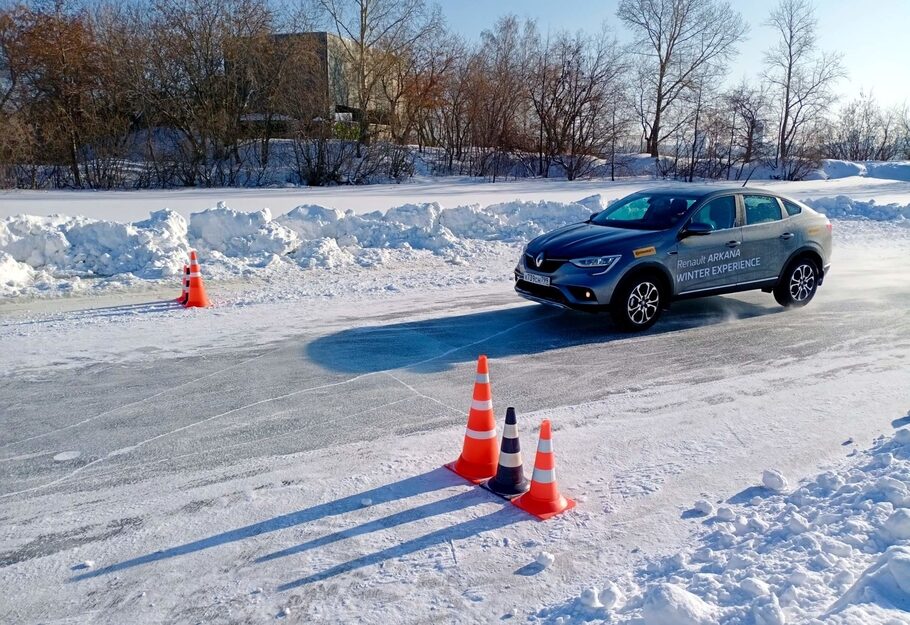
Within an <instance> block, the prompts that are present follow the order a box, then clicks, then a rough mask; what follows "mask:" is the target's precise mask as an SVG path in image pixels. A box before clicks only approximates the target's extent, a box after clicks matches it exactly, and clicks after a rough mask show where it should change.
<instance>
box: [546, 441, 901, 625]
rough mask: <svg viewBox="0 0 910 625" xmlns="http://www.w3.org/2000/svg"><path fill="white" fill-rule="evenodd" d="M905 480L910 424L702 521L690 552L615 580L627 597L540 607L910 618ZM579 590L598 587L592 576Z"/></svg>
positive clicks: (677, 617) (656, 615)
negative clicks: (810, 475) (837, 463)
mask: <svg viewBox="0 0 910 625" xmlns="http://www.w3.org/2000/svg"><path fill="white" fill-rule="evenodd" d="M767 477H768V475H767V474H766V475H765V476H763V478H764V480H763V481H765V482H766V483H767ZM775 484H776V480H775ZM907 484H910V429H902V430H898V431H897V432H896V433H895V436H894V437H893V438H892V439H885V438H880V439H878V440H877V441H876V444H875V445H874V446H873V447H872V449H870V450H869V451H867V452H865V453H858V454H855V455H853V456H852V457H851V459H850V461H849V463H848V464H846V465H845V466H843V467H841V468H840V469H838V470H836V471H828V472H825V473H822V474H820V475H818V476H817V477H816V478H814V479H812V480H809V481H804V482H803V483H802V484H801V485H800V486H799V488H797V489H796V490H795V491H794V492H792V493H790V494H789V495H784V494H771V495H768V496H766V497H764V498H761V497H759V498H756V499H753V500H751V501H750V503H749V504H745V505H731V506H730V509H731V510H732V512H733V514H731V515H727V516H723V517H722V516H721V515H720V514H718V516H716V517H713V518H711V519H708V520H703V519H695V520H693V523H699V524H700V525H699V526H698V527H699V528H700V532H701V534H702V537H701V538H700V540H699V541H698V542H694V543H693V547H692V549H691V550H690V551H687V552H683V553H679V554H674V555H672V556H670V557H667V558H664V559H661V560H657V561H652V562H650V563H648V565H647V566H645V567H644V568H643V569H642V570H641V571H639V572H637V573H636V574H635V575H634V576H632V577H631V578H628V579H623V580H620V581H619V583H620V585H622V586H623V588H622V590H621V591H620V590H618V587H617V584H616V583H615V582H613V581H607V582H606V584H605V585H606V586H607V587H609V588H617V590H614V591H611V594H619V593H622V592H623V591H624V593H625V595H626V597H627V598H626V599H625V601H624V602H623V603H622V604H619V603H618V602H613V606H615V607H610V606H608V603H607V602H606V601H603V599H601V600H600V601H598V602H596V603H595V602H592V601H591V596H590V595H591V592H590V590H585V591H583V592H582V593H581V595H580V596H579V597H577V598H576V599H574V600H573V601H571V602H569V603H567V604H565V605H562V606H557V607H553V608H547V609H545V610H543V611H542V612H541V614H542V615H545V616H547V617H548V618H549V621H550V622H561V623H583V622H589V621H591V620H592V619H594V618H599V619H608V620H609V622H610V623H639V624H640V625H669V624H671V623H672V624H674V625H678V624H697V625H707V624H709V623H710V624H719V625H733V624H753V623H754V624H756V625H784V624H785V623H806V622H825V623H869V624H876V623H898V622H900V623H903V622H907V620H908V618H907V613H908V611H910V490H908V487H907ZM586 581H587V583H586ZM579 586H580V587H582V588H587V589H590V588H591V586H590V582H589V580H581V583H580V584H579ZM595 588H596V587H595ZM814 619H818V621H816V620H814Z"/></svg>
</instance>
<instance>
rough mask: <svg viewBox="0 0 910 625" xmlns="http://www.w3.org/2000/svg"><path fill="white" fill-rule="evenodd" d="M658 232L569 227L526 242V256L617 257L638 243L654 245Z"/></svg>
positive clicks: (588, 226) (594, 226) (581, 226)
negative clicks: (607, 255)
mask: <svg viewBox="0 0 910 625" xmlns="http://www.w3.org/2000/svg"><path fill="white" fill-rule="evenodd" d="M661 234H662V233H661V232H657V231H653V230H630V229H628V228H611V227H609V226H596V225H594V224H589V223H580V224H571V225H568V226H563V227H562V228H558V229H556V230H553V231H552V232H548V233H546V234H543V235H541V236H539V237H537V238H536V239H534V240H532V241H531V242H530V243H528V254H531V255H532V256H534V255H536V254H539V253H540V252H544V254H545V255H546V256H547V258H560V259H571V258H581V257H584V256H598V255H601V254H619V253H622V252H624V251H628V250H629V249H632V248H635V247H639V246H640V245H641V244H645V243H647V244H652V245H653V244H654V243H655V241H657V240H658V239H660V238H661Z"/></svg>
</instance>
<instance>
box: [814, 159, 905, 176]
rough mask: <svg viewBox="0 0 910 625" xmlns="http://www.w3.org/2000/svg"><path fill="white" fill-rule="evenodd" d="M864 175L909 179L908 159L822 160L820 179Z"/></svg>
mask: <svg viewBox="0 0 910 625" xmlns="http://www.w3.org/2000/svg"><path fill="white" fill-rule="evenodd" d="M850 176H865V177H868V178H882V179H884V180H902V181H905V182H907V181H910V161H860V162H853V161H839V160H835V159H826V160H823V161H822V165H821V170H820V175H819V176H818V177H819V178H821V179H828V180H829V179H832V178H848V177H850Z"/></svg>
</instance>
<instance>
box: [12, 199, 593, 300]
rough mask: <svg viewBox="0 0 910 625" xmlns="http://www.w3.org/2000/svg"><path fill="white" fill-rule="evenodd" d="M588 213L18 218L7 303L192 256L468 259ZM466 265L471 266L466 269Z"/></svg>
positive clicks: (571, 206)
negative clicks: (425, 254)
mask: <svg viewBox="0 0 910 625" xmlns="http://www.w3.org/2000/svg"><path fill="white" fill-rule="evenodd" d="M590 212H591V211H590V209H589V208H586V207H585V206H583V205H581V204H575V203H568V204H567V203H559V202H509V203H505V204H495V205H492V206H487V207H486V208H481V207H480V206H478V205H472V206H459V207H457V208H451V209H445V208H443V207H442V206H440V205H439V204H437V203H428V204H408V205H404V206H399V207H396V208H392V209H390V210H389V211H387V212H386V213H384V214H383V213H381V212H378V211H377V212H373V213H368V214H365V215H355V214H354V213H353V212H352V211H348V212H347V213H342V212H341V211H338V210H334V209H329V208H323V207H321V206H312V205H307V206H299V207H297V208H295V209H294V210H292V211H290V212H289V213H287V214H285V215H282V216H280V217H278V218H277V219H273V218H272V215H271V213H270V211H269V210H268V209H262V210H261V211H258V212H253V213H246V212H241V211H234V210H231V209H230V208H228V207H227V206H225V205H224V203H219V205H218V206H217V207H216V208H212V209H209V210H205V211H202V212H199V213H193V214H192V215H191V216H190V219H189V223H188V224H187V222H186V220H185V219H184V218H183V217H181V216H180V215H179V214H177V213H175V212H173V211H169V210H162V211H158V212H155V213H152V215H151V217H150V218H149V219H147V220H144V221H138V222H133V223H119V222H114V221H103V220H92V219H88V218H86V217H65V216H61V215H54V216H50V217H34V216H29V215H20V216H16V217H8V218H6V219H3V220H2V221H0V294H5V295H17V294H23V293H30V292H31V293H34V292H41V291H49V290H53V289H58V290H61V289H63V290H66V289H71V288H72V287H73V284H74V283H76V282H74V279H75V278H108V279H110V278H118V279H117V281H116V283H117V284H120V283H122V282H123V281H124V280H126V281H132V280H135V279H142V280H158V279H162V278H168V277H173V276H176V275H179V274H180V272H181V271H182V270H183V262H184V259H185V257H186V253H187V251H188V250H189V249H190V248H196V249H198V250H199V251H200V253H201V254H202V255H203V257H204V259H205V261H206V263H207V264H208V268H209V269H212V268H213V263H214V269H215V273H216V275H218V276H219V277H221V276H225V275H228V276H229V275H239V274H240V273H242V272H244V271H248V270H249V269H250V268H260V267H265V266H268V265H270V264H271V263H273V262H274V260H275V257H277V258H278V259H279V260H285V261H287V262H289V263H292V264H296V265H298V266H299V267H302V268H316V267H328V268H331V267H336V266H342V265H348V264H353V263H358V264H360V265H363V266H371V265H374V264H377V263H381V262H383V258H384V257H383V256H382V255H381V254H375V253H372V252H371V250H376V249H402V250H414V249H417V250H428V251H430V252H432V253H434V254H438V255H441V256H446V257H451V258H452V259H458V258H462V257H463V256H465V255H470V254H471V251H470V250H469V249H468V248H467V247H466V245H465V244H466V242H467V241H468V240H472V239H474V240H481V241H519V240H524V239H528V238H531V237H534V236H536V235H538V234H541V233H543V232H545V231H547V230H551V229H553V228H556V227H558V226H561V225H563V224H566V223H570V222H575V221H580V220H582V219H585V218H586V217H588V215H590ZM461 262H464V261H463V260H462V261H461Z"/></svg>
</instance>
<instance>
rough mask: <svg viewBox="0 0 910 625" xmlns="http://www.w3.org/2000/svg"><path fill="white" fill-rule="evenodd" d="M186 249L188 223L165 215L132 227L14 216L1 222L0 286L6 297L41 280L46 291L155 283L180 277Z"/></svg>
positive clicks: (172, 214)
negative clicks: (118, 281) (102, 282)
mask: <svg viewBox="0 0 910 625" xmlns="http://www.w3.org/2000/svg"><path fill="white" fill-rule="evenodd" d="M187 249H188V246H187V225H186V221H185V220H184V219H183V217H181V216H180V215H178V214H177V213H175V212H173V211H169V210H163V211H158V212H155V213H152V214H151V216H150V217H149V218H148V219H146V220H144V221H137V222H133V223H119V222H114V221H99V220H94V219H87V218H85V217H64V216H61V215H52V216H50V217H34V216H30V215H18V216H15V217H8V218H5V219H3V220H0V254H2V256H0V258H2V261H0V284H3V285H6V289H7V291H9V290H10V289H11V288H12V286H15V287H18V288H20V289H21V288H22V287H25V286H27V285H28V284H29V283H34V282H35V281H36V280H37V279H39V278H40V279H41V280H42V281H43V282H42V284H44V285H45V286H46V287H47V288H50V287H51V284H50V282H51V281H52V280H53V279H54V278H61V277H62V278H74V277H82V278H97V277H113V276H121V277H124V276H125V277H127V278H130V277H133V278H141V279H146V280H155V279H160V278H165V277H170V276H175V275H177V274H178V273H180V272H181V271H182V270H183V259H184V258H186V252H187ZM10 259H11V260H10ZM23 265H24V266H25V267H23Z"/></svg>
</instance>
